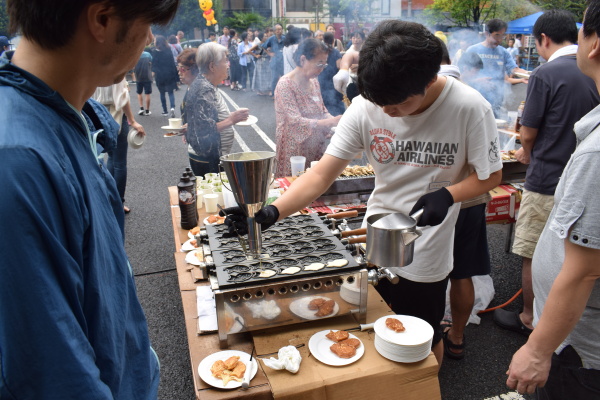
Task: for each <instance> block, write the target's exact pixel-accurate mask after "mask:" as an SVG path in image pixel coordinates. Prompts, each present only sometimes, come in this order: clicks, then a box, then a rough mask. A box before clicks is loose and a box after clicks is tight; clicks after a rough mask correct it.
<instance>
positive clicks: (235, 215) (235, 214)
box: [219, 204, 279, 235]
mask: <svg viewBox="0 0 600 400" xmlns="http://www.w3.org/2000/svg"><path fill="white" fill-rule="evenodd" d="M219 215H220V216H221V217H225V216H226V218H225V225H227V230H228V232H229V235H237V234H240V235H247V234H248V223H247V220H246V214H244V211H243V210H242V209H241V208H240V207H230V208H226V209H224V210H221V211H219ZM254 219H255V221H256V223H258V224H261V226H260V228H261V230H262V231H264V230H265V229H269V228H270V227H271V226H272V225H273V224H274V223H275V222H277V220H278V219H279V210H278V209H277V207H275V206H274V205H272V204H271V205H268V206H266V207H263V208H261V209H260V210H259V211H258V212H257V213H256V215H255V216H254ZM236 230H237V232H236Z"/></svg>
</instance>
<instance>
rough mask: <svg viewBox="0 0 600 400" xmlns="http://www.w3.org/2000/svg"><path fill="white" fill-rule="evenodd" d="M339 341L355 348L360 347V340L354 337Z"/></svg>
mask: <svg viewBox="0 0 600 400" xmlns="http://www.w3.org/2000/svg"><path fill="white" fill-rule="evenodd" d="M339 343H340V344H343V345H345V346H352V347H354V348H355V349H358V348H359V347H360V340H358V339H355V338H349V339H346V340H342V341H341V342H339Z"/></svg>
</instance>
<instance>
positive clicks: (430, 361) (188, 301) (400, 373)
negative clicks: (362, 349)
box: [169, 186, 441, 400]
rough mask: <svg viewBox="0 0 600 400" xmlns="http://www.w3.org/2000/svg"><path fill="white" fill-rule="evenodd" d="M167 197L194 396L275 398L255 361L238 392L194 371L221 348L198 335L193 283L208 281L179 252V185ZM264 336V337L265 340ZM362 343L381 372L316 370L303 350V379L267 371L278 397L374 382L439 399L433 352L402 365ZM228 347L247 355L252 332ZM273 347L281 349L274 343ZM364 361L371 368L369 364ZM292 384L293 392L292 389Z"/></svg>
mask: <svg viewBox="0 0 600 400" xmlns="http://www.w3.org/2000/svg"><path fill="white" fill-rule="evenodd" d="M169 200H170V201H169V203H170V206H171V217H172V222H173V238H174V248H175V250H176V251H175V252H174V254H173V255H174V258H175V264H176V266H177V273H178V279H179V288H180V293H181V300H182V302H183V312H184V317H185V324H186V333H187V338H188V344H189V350H190V360H191V369H192V374H193V377H194V379H193V381H194V390H195V394H196V397H197V398H198V399H202V400H212V399H237V398H243V399H261V400H262V399H273V398H274V396H273V392H272V388H271V385H270V383H269V379H268V378H267V374H265V372H264V370H263V366H262V363H259V369H258V372H257V374H256V376H255V377H254V378H253V379H252V381H251V383H250V388H249V389H248V390H246V391H242V390H241V389H233V390H220V389H215V388H213V387H211V386H209V385H207V384H206V383H204V382H203V381H202V380H201V379H200V377H199V375H198V372H197V369H198V365H199V363H200V361H201V360H202V359H204V358H205V357H206V356H208V355H210V354H212V353H215V352H217V351H220V350H221V349H220V348H219V338H218V335H217V334H216V333H215V334H209V335H199V334H198V313H197V308H196V287H198V286H199V285H208V283H207V281H206V280H202V279H200V278H204V277H202V276H200V274H199V272H198V268H194V267H192V266H191V265H189V264H187V263H186V262H185V253H182V252H180V251H179V249H180V248H181V245H182V244H183V243H184V242H185V241H186V240H187V239H188V236H187V233H188V231H187V230H182V229H181V227H180V219H181V218H180V213H179V206H178V198H177V188H176V187H174V186H173V187H169ZM206 216H207V214H205V213H200V220H203V219H204V218H205V217H206ZM382 312H383V313H392V312H391V310H389V308H388V307H387V305H385V303H383V300H382V299H381V297H380V296H379V294H378V293H377V292H376V291H375V290H374V289H373V288H372V287H371V288H370V290H369V306H368V311H367V318H368V319H369V313H371V314H370V315H371V318H373V316H374V315H377V316H379V315H381V313H382ZM339 318H342V317H339ZM334 320H337V318H331V319H328V320H320V321H316V322H307V323H303V324H300V325H292V326H288V327H283V328H281V329H273V334H272V336H269V335H271V333H270V331H269V330H265V331H258V332H254V335H255V336H256V338H255V340H256V345H257V350H258V349H259V347H261V346H262V347H264V344H265V342H266V343H270V342H271V341H281V340H282V338H281V336H282V335H281V332H282V329H283V331H285V330H286V329H287V330H288V331H294V327H298V328H297V332H298V334H299V333H300V332H305V334H306V330H307V329H310V327H311V324H315V325H314V326H313V329H317V330H320V329H321V328H320V327H321V325H322V324H323V323H324V322H325V321H332V322H331V323H332V324H333V323H334V322H333V321H334ZM369 321H370V319H369ZM337 323H338V324H343V323H346V324H347V323H348V321H345V322H344V321H342V320H341V319H340V320H338V321H337ZM334 329H335V328H334ZM362 333H364V332H362ZM364 334H366V333H364ZM371 335H373V334H371ZM265 336H267V338H266V340H265ZM295 336H298V335H295ZM284 337H285V336H284ZM278 343H279V342H278ZM363 343H365V346H366V347H367V346H370V347H369V354H370V357H371V358H372V359H374V360H376V362H377V363H379V364H383V365H384V366H385V367H384V368H382V369H380V370H372V369H373V368H371V370H369V368H364V367H363V368H359V371H360V373H358V374H356V371H354V372H353V373H355V375H352V376H350V375H348V374H344V371H346V370H341V369H339V368H337V367H327V366H319V368H316V367H313V368H314V371H313V369H311V367H310V365H311V362H312V363H314V362H316V361H315V360H310V359H309V358H308V357H310V355H309V354H306V355H304V357H306V361H305V365H306V366H305V369H304V370H303V369H302V367H301V371H302V372H305V373H304V376H305V378H301V374H300V373H299V374H298V377H296V376H295V375H291V374H290V373H289V372H287V371H277V372H283V373H285V374H286V375H285V379H287V380H286V381H285V384H284V385H283V386H282V384H281V379H280V377H278V376H274V375H271V376H274V378H273V379H275V380H277V385H276V386H277V388H279V389H281V388H282V387H284V388H285V389H286V390H284V392H285V393H283V392H281V391H279V392H278V393H281V395H278V397H277V398H278V399H279V398H285V399H286V400H288V399H296V398H297V399H306V398H311V399H328V400H329V399H348V398H350V397H352V396H350V397H349V393H353V394H354V395H356V396H358V395H360V394H361V393H363V394H366V395H363V396H362V397H361V398H369V393H372V390H373V389H374V388H373V387H372V386H371V385H375V386H376V388H377V390H378V391H380V392H381V393H384V392H385V391H389V395H390V396H394V395H398V394H399V393H402V394H403V395H402V398H403V399H414V400H417V399H425V398H426V399H428V400H435V399H439V398H441V395H440V389H439V383H438V379H437V367H438V366H437V362H436V360H435V357H434V356H433V353H431V354H430V355H429V356H428V357H427V358H426V359H425V360H423V361H420V362H418V363H412V364H401V363H394V362H391V361H388V360H385V359H384V358H383V357H381V356H379V355H378V354H376V352H375V349H374V348H373V347H372V346H373V345H372V343H368V342H367V341H366V340H365V339H364V338H363ZM229 345H230V346H229V348H230V349H235V350H240V351H244V352H246V353H250V352H252V350H253V347H254V343H253V338H252V335H251V334H249V333H242V334H236V335H230V336H229ZM276 348H279V347H278V346H276ZM303 351H307V349H304V350H303ZM382 360H383V361H382ZM357 364H358V363H357ZM363 365H364V363H363ZM366 365H367V366H369V364H366ZM313 366H314V364H313ZM323 367H324V368H323ZM327 368H332V369H331V372H332V378H331V379H323V381H322V382H321V381H320V380H319V381H318V382H319V384H320V385H321V386H320V387H318V388H310V389H307V386H310V385H307V384H306V382H307V381H306V379H307V378H306V376H307V375H309V377H308V378H309V379H310V378H313V381H312V382H313V385H314V376H313V375H315V374H316V373H317V369H320V370H321V373H323V371H327ZM345 368H348V367H345ZM348 371H351V369H350V368H348ZM269 373H270V374H272V371H269ZM333 377H335V378H333ZM303 379H304V380H303ZM319 379H320V378H319ZM382 379H384V380H386V382H385V384H383V382H382V381H381V380H382ZM327 381H329V382H327ZM388 381H389V382H388ZM296 387H297V390H295V388H296ZM311 390H312V391H311ZM369 391H371V392H369ZM386 397H387V396H386Z"/></svg>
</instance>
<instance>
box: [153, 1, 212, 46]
mask: <svg viewBox="0 0 600 400" xmlns="http://www.w3.org/2000/svg"><path fill="white" fill-rule="evenodd" d="M215 18H217V15H216V14H215ZM217 21H218V19H217ZM194 28H199V29H204V28H206V20H205V19H204V18H203V17H202V10H201V9H200V6H199V5H198V0H180V1H179V7H178V8H177V13H176V14H175V18H173V21H171V23H170V24H169V25H167V26H165V27H160V26H157V27H153V28H152V31H153V32H154V34H160V35H164V36H168V35H174V34H176V33H177V31H183V33H184V34H185V37H186V39H193V38H194Z"/></svg>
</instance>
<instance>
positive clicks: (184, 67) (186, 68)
mask: <svg viewBox="0 0 600 400" xmlns="http://www.w3.org/2000/svg"><path fill="white" fill-rule="evenodd" d="M177 69H178V70H180V71H189V70H190V69H192V68H191V67H186V66H185V65H178V66H177Z"/></svg>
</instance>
